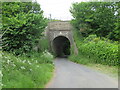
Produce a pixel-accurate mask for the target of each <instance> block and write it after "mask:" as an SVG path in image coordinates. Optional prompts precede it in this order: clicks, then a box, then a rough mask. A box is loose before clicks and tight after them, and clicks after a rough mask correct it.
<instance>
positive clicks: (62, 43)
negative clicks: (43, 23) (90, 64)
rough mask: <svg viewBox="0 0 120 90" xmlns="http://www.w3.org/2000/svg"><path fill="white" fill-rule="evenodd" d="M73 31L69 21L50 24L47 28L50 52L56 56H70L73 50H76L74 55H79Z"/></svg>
mask: <svg viewBox="0 0 120 90" xmlns="http://www.w3.org/2000/svg"><path fill="white" fill-rule="evenodd" d="M72 29H73V28H72V25H71V24H70V22H68V21H54V22H49V24H48V27H47V28H46V36H47V39H48V41H49V44H50V50H51V51H52V52H53V53H54V54H55V55H56V56H60V57H61V56H68V55H70V54H71V53H72V52H71V50H70V49H71V48H74V53H77V48H76V45H75V43H74V39H73V33H72Z"/></svg>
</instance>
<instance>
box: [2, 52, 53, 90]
mask: <svg viewBox="0 0 120 90" xmlns="http://www.w3.org/2000/svg"><path fill="white" fill-rule="evenodd" d="M52 60H53V56H52V55H51V54H50V53H48V52H44V53H37V52H33V53H30V54H25V55H22V56H15V55H13V54H11V53H7V52H2V74H3V77H2V87H3V88H44V87H45V84H46V83H47V82H48V81H49V80H50V78H51V77H52V74H53V73H52V72H53V70H54V65H53V61H52Z"/></svg>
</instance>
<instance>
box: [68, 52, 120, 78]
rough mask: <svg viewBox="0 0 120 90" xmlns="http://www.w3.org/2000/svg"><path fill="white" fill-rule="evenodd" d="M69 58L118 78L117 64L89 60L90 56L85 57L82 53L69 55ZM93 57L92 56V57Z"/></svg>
mask: <svg viewBox="0 0 120 90" xmlns="http://www.w3.org/2000/svg"><path fill="white" fill-rule="evenodd" d="M69 59H70V60H71V61H73V62H75V63H78V64H83V65H85V66H87V67H89V68H92V69H94V70H97V71H99V72H101V73H104V74H107V75H108V76H110V77H112V78H114V79H116V80H118V66H109V65H103V64H97V63H94V62H92V61H94V60H91V58H88V57H85V56H83V55H80V54H79V55H76V56H74V55H71V56H70V57H69ZM92 59H94V58H92Z"/></svg>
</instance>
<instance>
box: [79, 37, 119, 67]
mask: <svg viewBox="0 0 120 90" xmlns="http://www.w3.org/2000/svg"><path fill="white" fill-rule="evenodd" d="M78 49H79V54H82V55H84V56H86V57H88V58H94V59H91V60H93V61H91V62H95V63H101V64H106V65H118V43H117V42H116V43H115V42H112V41H110V40H107V39H106V40H105V39H104V40H103V39H100V38H99V37H97V36H96V35H90V36H89V37H87V38H86V39H84V41H83V42H82V43H78Z"/></svg>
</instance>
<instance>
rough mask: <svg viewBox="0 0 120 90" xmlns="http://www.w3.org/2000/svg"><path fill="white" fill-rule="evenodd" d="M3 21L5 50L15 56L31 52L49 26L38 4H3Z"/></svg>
mask: <svg viewBox="0 0 120 90" xmlns="http://www.w3.org/2000/svg"><path fill="white" fill-rule="evenodd" d="M2 20H3V28H2V31H3V33H4V35H3V37H2V41H3V46H2V47H3V50H4V51H12V52H14V53H15V54H21V53H23V52H24V53H26V52H28V51H31V50H32V48H33V47H34V45H35V43H36V42H38V40H39V39H40V38H41V36H42V35H41V33H42V32H43V30H44V28H45V27H46V24H47V23H46V21H47V20H46V19H45V18H44V17H43V11H42V10H41V8H40V5H39V4H38V3H36V2H3V3H2Z"/></svg>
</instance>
